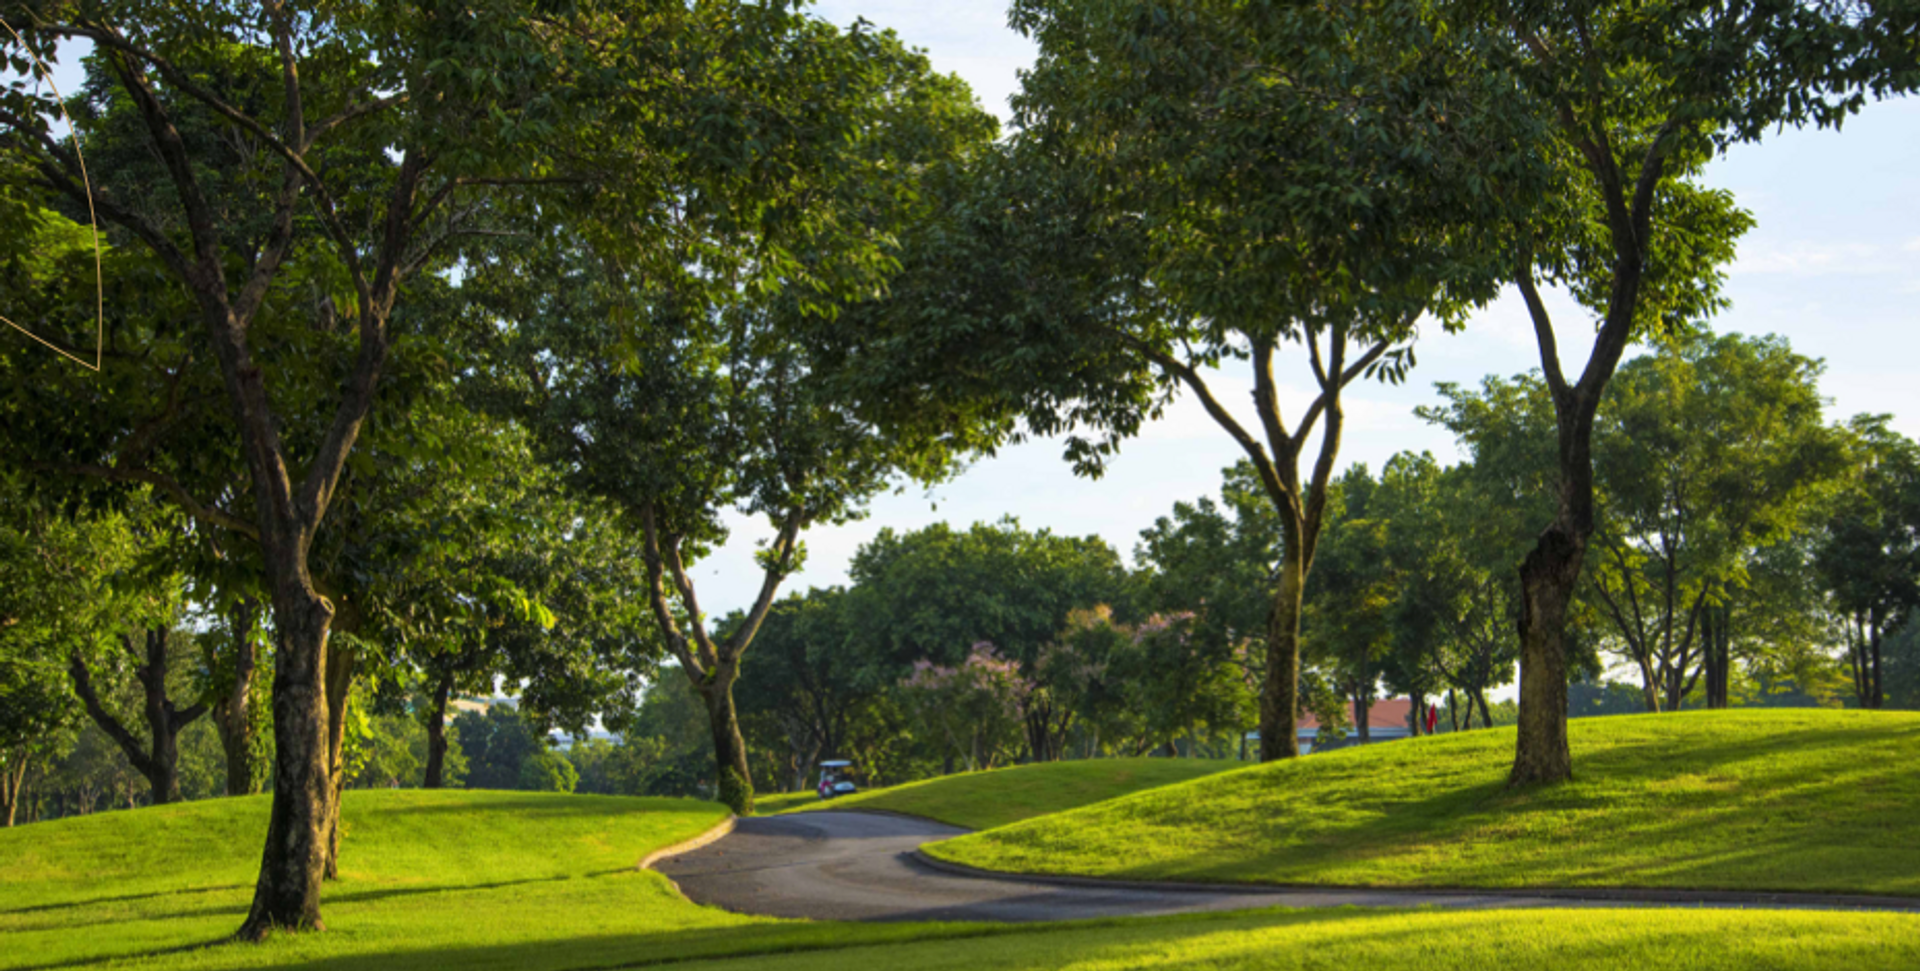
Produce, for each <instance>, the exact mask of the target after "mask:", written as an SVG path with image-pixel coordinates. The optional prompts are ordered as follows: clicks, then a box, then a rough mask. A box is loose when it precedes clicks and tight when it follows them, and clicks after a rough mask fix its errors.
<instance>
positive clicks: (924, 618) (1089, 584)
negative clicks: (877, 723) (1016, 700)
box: [847, 518, 1126, 761]
mask: <svg viewBox="0 0 1920 971" xmlns="http://www.w3.org/2000/svg"><path fill="white" fill-rule="evenodd" d="M847 572H848V575H849V576H851V577H852V578H853V583H854V586H853V589H852V590H851V591H850V592H849V595H848V596H849V603H848V611H849V614H850V621H849V623H850V632H849V642H850V644H851V645H852V647H853V648H854V653H855V655H856V656H857V657H858V658H859V659H860V661H859V663H860V664H861V666H862V669H863V670H862V671H861V672H860V674H859V676H860V677H861V678H862V679H863V680H864V683H867V684H873V685H888V684H892V683H895V682H897V681H899V680H900V679H901V678H903V677H905V676H906V674H907V672H908V670H909V668H910V667H911V666H913V665H915V664H917V663H918V662H920V661H928V662H931V663H933V664H935V665H938V666H942V667H955V666H957V665H959V664H961V663H963V662H964V661H965V659H966V657H967V656H968V653H967V652H968V651H970V650H971V648H970V647H969V645H973V644H977V643H980V642H987V643H990V644H992V645H994V649H995V651H996V655H997V656H998V657H1001V658H1004V659H1005V660H1008V661H1010V662H1012V663H1013V664H1014V665H1015V666H1016V667H1017V668H1018V669H1019V671H1020V676H1021V677H1022V678H1025V679H1026V680H1028V681H1029V682H1031V681H1033V680H1034V677H1035V665H1036V663H1037V662H1038V660H1039V657H1040V654H1041V651H1042V649H1043V648H1044V647H1045V646H1046V645H1047V644H1048V643H1049V642H1050V641H1052V640H1053V638H1054V635H1055V634H1056V633H1057V632H1059V631H1060V630H1061V629H1062V628H1063V627H1064V626H1065V625H1066V621H1067V616H1068V614H1069V612H1071V611H1074V610H1084V609H1086V608H1090V607H1093V606H1095V605H1097V604H1112V603H1116V602H1120V600H1121V597H1122V596H1123V594H1124V593H1125V586H1126V573H1125V570H1124V569H1123V568H1122V567H1121V564H1120V557H1119V554H1117V553H1115V552H1114V551H1113V549H1112V548H1111V547H1109V546H1108V545H1107V544H1106V542H1105V541H1103V540H1101V539H1100V538H1098V537H1095V536H1087V537H1070V536H1059V535H1055V534H1054V533H1052V532H1050V531H1048V530H1044V529H1043V530H1037V531H1028V530H1025V529H1022V528H1020V524H1019V522H1018V521H1017V520H1013V519H1010V518H1009V519H1002V520H1001V521H1000V522H998V523H993V524H988V523H975V524H974V525H973V526H972V527H970V528H969V529H967V530H966V531H965V532H960V531H957V530H955V529H953V528H952V527H951V526H948V525H947V524H945V523H936V524H934V525H932V526H928V527H926V528H924V529H920V530H916V531H914V532H911V533H895V532H894V531H893V530H891V529H882V530H881V531H880V532H879V534H878V535H876V536H875V537H874V538H873V539H872V540H870V541H868V542H867V543H866V544H864V545H862V546H861V548H860V549H859V551H857V552H856V553H855V554H854V557H853V561H852V562H851V563H850V564H849V565H848V569H847ZM1070 714H1071V713H1070V711H1069V710H1066V709H1063V708H1061V707H1060V706H1058V705H1056V704H1054V703H1053V700H1052V697H1051V695H1049V694H1048V693H1047V692H1045V691H1042V692H1040V693H1039V694H1038V695H1027V696H1024V697H1023V704H1022V721H1023V723H1024V724H1025V729H1024V731H1025V735H1026V739H1027V750H1028V755H1029V757H1030V758H1032V759H1034V760H1036V761H1047V760H1051V759H1057V758H1059V757H1060V756H1061V755H1062V754H1063V753H1062V752H1061V751H1060V750H1059V748H1058V745H1057V743H1058V742H1059V741H1060V740H1061V739H1062V737H1063V736H1062V729H1061V724H1060V722H1061V719H1062V718H1064V717H1069V716H1070Z"/></svg>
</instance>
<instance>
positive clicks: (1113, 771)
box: [754, 759, 1242, 829]
mask: <svg viewBox="0 0 1920 971" xmlns="http://www.w3.org/2000/svg"><path fill="white" fill-rule="evenodd" d="M1241 765H1242V763H1239V762H1226V761H1221V760H1217V759H1084V760H1078V761H1071V762H1044V763H1040V764H1037V765H1015V766H1010V767H1008V768H1004V769H991V770H989V771H986V772H964V773H960V774H958V775H949V776H941V777H939V778H937V779H926V780H923V781H920V782H909V783H907V784H906V785H900V786H891V787H889V788H885V789H869V790H867V791H865V792H857V793H854V794H853V795H851V796H841V797H840V798H838V799H832V800H822V799H821V798H820V797H819V796H818V795H817V794H815V793H811V792H787V793H780V794H779V795H776V796H767V797H764V798H759V799H757V800H756V802H755V806H754V809H755V811H757V812H762V813H773V812H794V811H805V810H810V809H883V810H886V811H888V812H896V813H907V814H909V815H913V816H924V817H926V818H928V819H934V820H939V821H940V822H943V823H952V824H953V825H955V826H965V827H967V828H968V829H987V828H989V827H992V826H1005V825H1006V824H1008V823H1013V822H1018V821H1020V820H1023V819H1031V818H1033V817H1035V816H1044V815H1047V814H1049V813H1058V812H1064V811H1066V810H1069V809H1077V808H1079V807H1081V806H1086V805H1090V804H1092V803H1096V802H1103V801H1105V800H1108V799H1113V798H1116V797H1118V796H1124V795H1127V794H1129V793H1133V792H1139V791H1141V790H1143V789H1155V788H1159V787H1161V786H1170V785H1174V784H1176V783H1180V782H1188V781H1191V780H1193V779H1198V778H1200V777H1202V776H1208V775H1212V774H1214V773H1216V772H1220V771H1223V770H1226V769H1232V768H1238V767H1239V766H1241Z"/></svg>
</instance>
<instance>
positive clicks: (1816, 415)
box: [1588, 335, 1840, 711]
mask: <svg viewBox="0 0 1920 971" xmlns="http://www.w3.org/2000/svg"><path fill="white" fill-rule="evenodd" d="M1819 372H1820V365H1819V364H1818V363H1816V362H1814V361H1810V360H1808V359H1806V358H1803V357H1800V356H1799V355H1797V354H1794V353H1793V352H1792V351H1791V349H1789V348H1788V347H1787V346H1786V343H1785V342H1784V341H1781V340H1779V339H1777V338H1760V339H1749V338H1744V337H1741V336H1739V335H1727V336H1724V337H1714V336H1711V335H1696V336H1691V337H1685V338H1682V339H1680V340H1677V341H1674V342H1670V343H1668V344H1666V345H1664V346H1663V347H1662V348H1661V349H1660V350H1658V351H1657V352H1655V353H1651V354H1648V355H1646V356H1643V357H1639V358H1636V359H1634V360H1632V361H1629V362H1628V363H1627V364H1626V365H1624V366H1623V367H1621V369H1620V373H1619V374H1618V375H1617V376H1616V377H1615V379H1614V380H1613V382H1612V383H1611V384H1610V385H1609V389H1608V392H1607V394H1608V399H1607V413H1606V414H1605V415H1602V416H1600V417H1599V418H1598V419H1597V423H1596V427H1595V430H1594V465H1595V470H1596V473H1595V482H1596V488H1597V489H1598V491H1599V496H1600V510H1601V512H1600V519H1599V522H1598V529H1597V532H1596V533H1595V538H1594V543H1595V544H1596V546H1597V549H1598V552H1599V553H1600V556H1599V558H1598V560H1597V562H1595V564H1594V566H1593V568H1592V569H1591V570H1589V571H1588V582H1589V584H1590V585H1591V589H1592V591H1593V595H1594V598H1593V599H1594V606H1595V609H1596V610H1597V611H1598V612H1599V613H1600V614H1601V615H1602V616H1604V617H1605V618H1606V619H1607V621H1608V623H1609V625H1610V627H1611V629H1612V634H1613V636H1612V637H1611V638H1610V639H1609V640H1610V641H1611V642H1612V643H1613V644H1614V645H1617V647H1618V649H1619V652H1620V653H1621V654H1622V655H1623V656H1624V657H1625V658H1626V659H1627V660H1628V661H1630V662H1631V663H1632V664H1633V665H1635V667H1637V668H1638V669H1639V671H1640V676H1641V683H1642V685H1643V687H1644V690H1645V696H1646V705H1647V710H1648V711H1662V710H1673V709H1676V708H1678V707H1679V706H1680V704H1681V701H1682V700H1683V699H1685V698H1686V697H1687V696H1688V695H1689V694H1690V693H1691V692H1692V691H1693V689H1694V687H1695V685H1696V684H1704V685H1705V692H1704V693H1705V695H1706V699H1705V700H1706V706H1707V707H1711V708H1723V707H1726V704H1727V686H1728V683H1729V673H1730V669H1731V666H1732V662H1733V657H1732V652H1731V645H1732V638H1733V634H1734V631H1733V629H1732V622H1733V618H1734V607H1735V605H1736V603H1737V602H1739V601H1740V600H1742V599H1744V598H1743V596H1742V594H1743V592H1744V591H1743V588H1745V587H1746V585H1747V574H1748V566H1749V564H1750V563H1751V562H1752V561H1753V560H1754V558H1755V556H1756V551H1757V549H1758V548H1759V547H1760V546H1762V545H1765V544H1768V543H1771V542H1773V541H1775V540H1776V539H1778V538H1779V537H1780V536H1781V535H1782V534H1784V533H1785V532H1786V531H1788V530H1790V529H1792V528H1794V527H1795V526H1796V525H1797V524H1798V522H1799V519H1800V509H1801V507H1802V506H1803V505H1804V504H1805V502H1806V501H1807V500H1808V498H1809V497H1811V496H1812V495H1814V493H1815V490H1816V487H1817V486H1818V485H1819V484H1820V483H1821V482H1822V481H1823V480H1824V479H1826V478H1827V477H1829V476H1831V475H1832V474H1834V473H1835V472H1837V471H1838V468H1839V461H1840V453H1839V442H1838V441H1837V439H1836V437H1835V436H1834V435H1833V434H1832V433H1831V432H1830V431H1829V429H1827V428H1826V426H1825V425H1824V424H1823V422H1822V414H1821V413H1822V405H1823V401H1822V399H1821V397H1820V393H1819V388H1818V385H1817V381H1818V375H1819Z"/></svg>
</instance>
